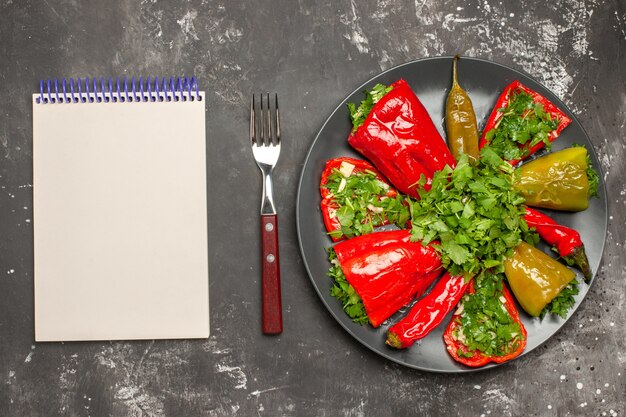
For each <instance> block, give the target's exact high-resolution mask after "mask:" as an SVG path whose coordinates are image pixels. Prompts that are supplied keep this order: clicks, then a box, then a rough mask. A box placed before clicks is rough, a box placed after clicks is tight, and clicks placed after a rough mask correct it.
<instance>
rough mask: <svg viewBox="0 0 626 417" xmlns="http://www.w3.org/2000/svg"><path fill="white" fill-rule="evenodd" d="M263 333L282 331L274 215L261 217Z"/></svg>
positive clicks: (278, 332) (276, 232)
mask: <svg viewBox="0 0 626 417" xmlns="http://www.w3.org/2000/svg"><path fill="white" fill-rule="evenodd" d="M261 236H262V245H261V247H262V249H261V250H262V253H261V255H262V257H261V263H262V265H263V276H262V299H263V333H265V334H280V333H282V331H283V309H282V303H281V298H280V262H279V257H278V219H277V216H276V214H264V215H261Z"/></svg>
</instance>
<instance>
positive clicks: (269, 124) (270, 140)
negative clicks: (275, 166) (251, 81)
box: [265, 93, 274, 146]
mask: <svg viewBox="0 0 626 417" xmlns="http://www.w3.org/2000/svg"><path fill="white" fill-rule="evenodd" d="M265 98H266V99H267V114H266V115H265V116H267V119H266V120H265V123H266V124H267V145H268V146H271V145H273V144H274V138H273V137H272V115H271V109H272V105H271V104H270V93H266V95H265Z"/></svg>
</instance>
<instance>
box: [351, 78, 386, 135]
mask: <svg viewBox="0 0 626 417" xmlns="http://www.w3.org/2000/svg"><path fill="white" fill-rule="evenodd" d="M392 89H393V87H391V86H389V87H387V86H386V85H383V84H376V85H375V86H374V87H372V89H371V90H369V91H367V90H365V91H364V93H365V99H364V100H363V101H361V104H360V105H359V107H357V106H356V105H355V104H354V103H348V110H350V119H351V120H352V126H353V128H352V131H353V132H354V131H355V130H357V129H358V128H359V126H362V125H363V123H365V119H367V116H368V115H369V114H370V112H371V111H372V108H373V107H374V104H376V103H377V102H378V101H379V100H380V99H381V98H383V97H384V95H385V94H387V93H388V92H390V91H391V90H392Z"/></svg>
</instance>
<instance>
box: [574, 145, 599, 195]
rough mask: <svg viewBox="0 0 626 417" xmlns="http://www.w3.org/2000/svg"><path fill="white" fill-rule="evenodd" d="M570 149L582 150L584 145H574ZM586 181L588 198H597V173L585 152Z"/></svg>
mask: <svg viewBox="0 0 626 417" xmlns="http://www.w3.org/2000/svg"><path fill="white" fill-rule="evenodd" d="M572 147H583V148H584V145H579V144H577V143H575V144H573V145H572ZM587 180H589V197H598V198H599V197H600V194H598V185H599V184H600V178H599V177H598V172H597V171H596V170H595V169H594V168H593V164H592V163H591V158H590V157H589V151H587Z"/></svg>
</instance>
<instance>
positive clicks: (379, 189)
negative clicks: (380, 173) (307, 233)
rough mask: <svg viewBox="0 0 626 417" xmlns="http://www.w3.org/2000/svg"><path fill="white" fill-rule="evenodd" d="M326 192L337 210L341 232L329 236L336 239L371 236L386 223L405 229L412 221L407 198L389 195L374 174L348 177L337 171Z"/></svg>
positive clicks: (330, 179)
mask: <svg viewBox="0 0 626 417" xmlns="http://www.w3.org/2000/svg"><path fill="white" fill-rule="evenodd" d="M326 188H327V189H328V191H330V192H331V193H332V194H333V202H334V203H335V204H336V206H337V210H336V212H335V215H336V216H337V219H338V220H339V223H340V224H341V228H340V229H337V230H334V231H332V232H330V233H329V234H330V235H331V236H333V237H341V236H345V237H346V238H351V237H354V236H360V235H363V234H367V233H371V232H373V231H374V228H375V227H378V226H382V225H383V224H385V222H389V223H393V224H395V225H396V226H398V227H399V228H401V229H403V228H405V227H406V224H407V222H408V220H409V217H410V215H409V209H408V206H407V205H406V204H405V197H404V196H402V195H400V194H397V193H396V194H395V195H388V194H389V188H390V187H389V185H387V184H386V183H384V182H382V181H380V180H379V179H378V177H377V176H376V174H375V173H374V172H372V171H361V172H358V173H353V174H352V175H350V176H348V177H344V176H343V174H342V173H341V172H340V171H339V170H338V169H335V170H334V171H333V172H332V173H331V174H330V175H329V176H328V182H327V184H326Z"/></svg>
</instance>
